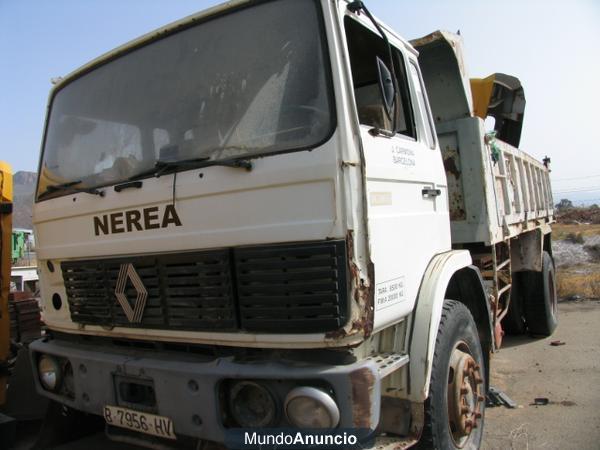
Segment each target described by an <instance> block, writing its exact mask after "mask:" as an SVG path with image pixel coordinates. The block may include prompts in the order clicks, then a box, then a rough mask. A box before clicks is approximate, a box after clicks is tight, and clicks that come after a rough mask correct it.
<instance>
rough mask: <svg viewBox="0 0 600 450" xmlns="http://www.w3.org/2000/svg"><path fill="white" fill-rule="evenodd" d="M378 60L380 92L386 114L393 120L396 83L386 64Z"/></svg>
mask: <svg viewBox="0 0 600 450" xmlns="http://www.w3.org/2000/svg"><path fill="white" fill-rule="evenodd" d="M375 58H376V60H377V74H378V76H379V90H380V92H381V98H382V99H383V104H384V105H385V112H386V113H387V115H388V117H389V118H390V119H392V118H393V117H392V116H393V113H394V99H395V98H396V92H395V89H394V81H393V80H392V73H391V72H390V69H388V68H387V66H386V65H385V63H384V62H383V61H382V60H381V59H380V58H379V56H376V57H375Z"/></svg>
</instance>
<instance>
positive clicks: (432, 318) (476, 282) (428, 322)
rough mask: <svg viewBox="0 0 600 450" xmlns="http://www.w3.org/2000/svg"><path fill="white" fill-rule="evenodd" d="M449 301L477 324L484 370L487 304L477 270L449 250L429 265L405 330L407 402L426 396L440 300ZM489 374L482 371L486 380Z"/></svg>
mask: <svg viewBox="0 0 600 450" xmlns="http://www.w3.org/2000/svg"><path fill="white" fill-rule="evenodd" d="M446 298H451V299H453V300H457V301H460V302H461V303H464V304H465V306H466V307H467V308H468V309H469V311H470V312H471V314H472V315H473V318H474V320H475V323H476V324H477V328H478V332H479V336H480V339H481V345H482V350H483V352H484V358H485V359H486V367H488V366H489V364H488V362H489V361H488V360H489V350H490V349H491V348H492V347H491V345H492V343H493V334H492V324H491V315H490V310H489V303H488V301H487V295H486V293H485V287H484V285H483V280H482V278H481V274H480V273H479V270H478V269H477V268H476V267H475V266H473V265H472V260H471V255H470V253H469V252H468V251H466V250H452V251H449V252H446V253H442V254H439V255H436V256H435V257H434V258H433V259H432V260H431V261H430V263H429V265H428V267H427V270H426V271H425V275H424V276H423V280H422V281H421V287H420V289H419V294H418V295H417V302H416V306H415V309H414V311H413V314H412V321H411V327H410V329H409V348H410V362H409V391H408V396H407V397H408V399H409V400H411V401H413V402H419V403H422V402H424V401H425V400H426V399H427V397H428V395H429V383H430V381H431V368H432V364H433V354H434V351H435V343H436V337H437V331H438V328H439V324H440V320H441V316H442V308H443V305H444V300H445V299H446ZM488 372H489V370H486V377H487V373H488Z"/></svg>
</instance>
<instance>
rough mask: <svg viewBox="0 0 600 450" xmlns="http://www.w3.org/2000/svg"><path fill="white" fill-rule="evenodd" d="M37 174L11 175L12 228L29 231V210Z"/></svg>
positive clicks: (22, 173) (24, 172)
mask: <svg viewBox="0 0 600 450" xmlns="http://www.w3.org/2000/svg"><path fill="white" fill-rule="evenodd" d="M36 179H37V173H35V172H26V171H20V172H17V173H15V174H14V175H13V217H12V219H13V228H27V229H31V227H32V225H31V208H32V206H33V191H34V190H35V182H36Z"/></svg>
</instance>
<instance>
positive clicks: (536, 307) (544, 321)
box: [525, 252, 558, 336]
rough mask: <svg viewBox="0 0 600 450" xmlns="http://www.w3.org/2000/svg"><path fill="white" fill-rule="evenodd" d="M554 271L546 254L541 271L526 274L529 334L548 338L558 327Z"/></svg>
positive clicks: (526, 320)
mask: <svg viewBox="0 0 600 450" xmlns="http://www.w3.org/2000/svg"><path fill="white" fill-rule="evenodd" d="M555 275H556V271H555V268H554V261H553V260H552V257H551V256H550V254H549V253H548V252H544V253H543V255H542V271H541V272H527V276H526V279H525V285H526V286H527V299H526V301H525V322H526V323H527V328H528V329H529V332H530V333H531V334H537V335H541V336H550V335H551V334H552V333H554V330H555V329H556V325H558V314H557V313H558V299H557V295H556V277H555Z"/></svg>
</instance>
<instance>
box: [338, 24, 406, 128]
mask: <svg viewBox="0 0 600 450" xmlns="http://www.w3.org/2000/svg"><path fill="white" fill-rule="evenodd" d="M344 27H345V29H346V40H347V42H348V53H349V56H350V67H351V69H352V81H353V86H354V97H355V99H356V109H357V112H358V121H359V123H360V124H362V125H368V126H372V127H376V128H381V129H385V130H390V131H391V130H392V127H393V125H392V124H393V121H392V118H390V117H389V116H388V114H387V112H386V108H385V105H384V103H383V98H382V96H381V93H380V88H379V81H378V73H377V62H376V61H377V58H380V59H381V60H382V61H384V62H385V64H386V65H388V67H389V65H390V63H389V54H388V50H387V46H386V44H385V41H384V40H383V39H382V38H381V36H379V35H377V34H376V33H373V32H372V31H371V30H369V29H368V28H366V27H364V26H363V25H361V24H360V23H359V22H357V21H356V20H354V19H352V18H351V17H349V16H347V17H346V18H345V19H344ZM392 57H393V60H394V71H395V72H396V77H397V82H398V83H397V84H398V88H399V90H400V92H399V99H400V104H399V105H397V106H396V108H395V110H396V130H395V132H396V133H399V134H402V135H404V136H408V137H411V138H416V134H415V126H414V119H413V114H412V109H411V104H410V96H409V91H408V83H407V78H406V71H405V65H404V58H403V56H402V54H401V53H400V52H399V51H398V50H397V49H395V48H394V47H392Z"/></svg>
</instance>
